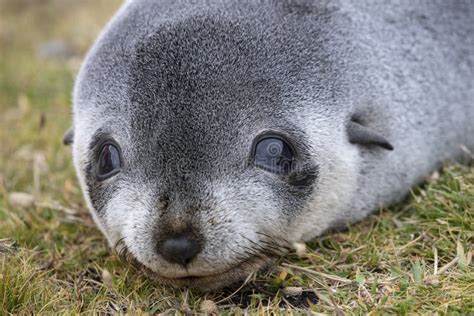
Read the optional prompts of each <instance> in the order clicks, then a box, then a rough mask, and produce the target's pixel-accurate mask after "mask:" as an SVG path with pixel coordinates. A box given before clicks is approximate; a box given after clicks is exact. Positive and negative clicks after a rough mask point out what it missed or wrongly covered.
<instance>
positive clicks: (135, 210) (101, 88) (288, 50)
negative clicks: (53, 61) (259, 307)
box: [73, 0, 474, 288]
mask: <svg viewBox="0 0 474 316" xmlns="http://www.w3.org/2000/svg"><path fill="white" fill-rule="evenodd" d="M473 20H474V2H472V1H470V0H465V1H461V0H459V1H444V0H438V1H433V0H420V1H411V0H403V1H391V2H390V3H389V2H387V1H383V2H380V1H369V0H364V1H345V0H339V1H332V0H331V1H329V0H320V1H310V0H284V1H276V0H274V1H270V0H258V1H257V0H255V1H248V0H245V1H230V0H216V1H204V0H203V1H191V0H178V1H177V0H131V1H127V2H126V3H125V4H124V5H123V7H122V8H121V9H120V11H119V12H118V13H117V15H116V16H115V17H114V18H113V20H112V21H111V22H110V23H109V25H108V26H107V27H106V29H105V31H104V32H103V33H102V34H101V36H100V37H99V39H98V40H97V42H96V43H95V45H94V46H93V48H92V49H91V51H90V52H89V54H88V56H87V58H86V60H85V62H84V64H83V66H82V69H81V71H80V73H79V75H78V78H77V82H76V85H75V91H74V127H75V131H74V143H73V157H74V162H75V167H76V170H77V174H78V177H79V180H80V182H81V186H82V188H83V191H84V195H85V198H86V200H87V202H88V205H89V207H90V209H91V212H92V214H93V216H94V219H95V221H96V222H97V224H98V226H99V227H100V229H101V230H102V232H103V233H104V234H105V236H106V237H107V239H108V240H109V243H110V245H111V246H112V247H118V248H120V249H125V250H127V251H128V252H129V253H131V254H132V255H133V256H134V257H135V258H136V259H137V260H138V261H139V262H140V263H142V264H143V265H144V266H145V267H147V268H148V269H149V270H150V271H152V273H153V274H154V275H155V276H156V277H158V278H159V279H160V280H162V281H163V282H168V283H172V284H177V285H189V286H193V287H199V288H217V287H220V286H223V285H225V284H228V283H232V282H234V281H237V280H240V279H242V278H245V276H246V275H248V273H250V272H252V271H254V270H255V269H257V268H258V267H260V266H262V265H263V264H265V263H266V262H268V261H269V260H270V259H271V257H272V253H273V252H274V251H275V247H277V248H279V247H282V248H285V247H287V246H288V245H291V243H293V242H299V241H307V240H311V239H313V238H315V237H316V236H318V235H321V234H322V233H323V232H324V231H326V230H327V229H329V228H331V227H334V226H336V225H339V224H341V223H348V222H352V221H355V220H359V219H362V218H364V217H366V216H367V215H368V214H370V212H372V211H374V210H375V209H377V208H378V207H380V206H382V205H390V204H392V203H395V202H398V201H400V200H402V199H403V198H404V197H405V196H406V194H407V193H408V192H409V190H410V188H411V187H412V186H413V185H415V184H417V183H420V181H422V180H423V179H424V177H426V176H427V175H428V174H429V173H430V172H431V171H433V170H434V169H436V168H438V167H439V166H440V164H441V163H442V162H443V161H445V160H453V159H461V158H462V156H463V150H462V146H464V148H467V149H470V150H474V124H473V122H474V104H473V100H474V89H473V81H474V74H473V65H474V35H473V34H474V23H472V21H473ZM354 118H355V121H356V122H357V123H358V124H360V125H361V126H364V131H365V132H368V131H370V132H371V133H369V134H368V133H364V134H360V133H359V134H357V135H358V138H357V137H356V138H352V140H353V141H352V142H351V141H350V140H351V139H350V135H354V133H352V134H351V130H350V128H349V130H347V128H348V126H349V127H350V126H351V124H350V123H351V122H352V120H354ZM269 131H276V132H278V133H279V134H282V135H286V137H288V138H289V139H291V141H292V143H293V145H294V147H295V148H296V151H297V152H298V157H297V162H296V168H295V170H294V172H293V173H292V174H291V175H288V176H280V175H276V174H272V173H269V172H267V171H264V170H262V169H258V168H256V167H254V166H253V165H252V164H251V163H249V155H250V153H251V149H252V148H253V147H252V146H253V145H254V139H255V138H256V137H257V136H258V135H259V134H262V133H266V132H269ZM352 131H353V130H352ZM375 131H377V134H372V133H373V132H375ZM359 132H360V131H359ZM361 135H362V136H363V137H362V136H361ZM367 135H371V136H370V137H373V135H377V137H379V138H378V140H379V141H380V140H381V139H384V140H388V141H389V142H390V143H389V144H392V145H393V147H394V150H393V151H388V150H384V149H383V148H379V147H377V146H365V145H367V144H369V143H371V142H370V141H366V142H365V145H364V141H363V140H367V139H368V138H367ZM359 136H360V137H359ZM104 137H111V138H113V139H114V140H115V141H116V142H117V143H118V144H120V146H121V149H122V154H123V161H124V162H123V166H122V170H121V172H120V173H119V174H117V175H116V176H114V177H113V178H110V179H108V180H105V181H103V182H98V181H97V180H96V178H95V177H94V173H93V170H94V165H95V159H96V157H97V154H96V152H97V142H100V140H101V139H102V138H104ZM370 137H369V138H370ZM371 139H372V138H370V139H369V140H371ZM361 143H362V144H361ZM372 143H373V142H372ZM387 143H388V142H387ZM379 145H380V144H379ZM182 230H188V231H190V232H192V234H193V236H195V238H197V239H199V243H200V245H201V246H202V248H203V250H202V252H201V253H200V254H199V255H198V257H197V258H196V259H195V260H194V261H193V262H192V263H191V264H190V265H189V266H188V267H187V268H186V269H184V268H183V267H182V266H179V265H176V264H173V263H169V262H166V261H165V260H163V258H162V257H161V256H160V255H159V254H158V253H157V252H156V242H157V240H160V238H163V237H166V236H167V235H169V234H173V233H175V232H177V231H182Z"/></svg>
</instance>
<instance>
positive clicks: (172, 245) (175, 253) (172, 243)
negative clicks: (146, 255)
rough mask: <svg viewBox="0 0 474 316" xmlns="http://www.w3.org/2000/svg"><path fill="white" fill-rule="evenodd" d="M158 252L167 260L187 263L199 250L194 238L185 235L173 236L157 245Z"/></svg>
mask: <svg viewBox="0 0 474 316" xmlns="http://www.w3.org/2000/svg"><path fill="white" fill-rule="evenodd" d="M158 251H159V253H160V254H161V255H162V256H163V257H164V258H165V259H166V260H167V261H169V262H172V263H178V264H181V265H183V266H185V265H188V264H189V263H190V262H191V261H192V260H193V259H194V258H195V257H196V255H197V254H198V253H199V252H200V251H201V249H200V246H199V244H198V243H197V242H196V240H194V239H192V238H190V237H189V236H186V235H178V236H173V237H171V238H168V239H165V240H163V241H162V242H161V243H160V244H159V245H158Z"/></svg>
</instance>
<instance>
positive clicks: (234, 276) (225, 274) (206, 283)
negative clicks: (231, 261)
mask: <svg viewBox="0 0 474 316" xmlns="http://www.w3.org/2000/svg"><path fill="white" fill-rule="evenodd" d="M272 261H273V259H272V257H270V256H266V255H262V256H254V257H250V258H248V259H245V260H243V261H241V262H240V263H238V264H237V265H235V266H233V267H230V268H228V269H226V270H223V271H220V272H216V273H210V274H203V275H187V276H182V277H167V276H163V275H161V274H160V273H158V272H156V271H153V270H151V269H149V268H147V267H145V266H144V265H142V267H143V268H145V271H146V273H147V274H148V275H149V276H150V277H151V278H153V279H155V280H157V281H158V282H160V283H162V284H165V285H171V286H175V287H188V288H192V289H197V290H201V291H210V290H215V289H219V288H222V287H224V286H228V285H232V284H234V283H237V282H239V281H242V280H243V279H245V278H246V277H248V276H249V275H250V274H252V273H253V272H255V271H257V270H259V269H260V268H262V267H264V266H266V265H268V264H269V263H270V262H272Z"/></svg>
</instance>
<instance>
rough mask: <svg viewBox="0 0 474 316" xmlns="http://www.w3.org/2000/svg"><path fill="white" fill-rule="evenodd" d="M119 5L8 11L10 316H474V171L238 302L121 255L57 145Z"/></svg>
mask: <svg viewBox="0 0 474 316" xmlns="http://www.w3.org/2000/svg"><path fill="white" fill-rule="evenodd" d="M120 3H121V0H101V1H100V0H99V1H97V0H96V1H94V0H82V1H76V0H44V1H41V2H40V1H36V0H0V126H1V130H0V315H3V314H10V313H12V314H17V313H21V314H31V313H45V314H48V313H51V312H63V313H67V314H70V313H73V314H76V313H92V312H108V313H123V312H128V313H130V314H140V313H148V314H155V313H171V314H174V313H178V314H192V313H203V312H204V313H205V312H207V313H211V314H212V313H229V314H234V313H236V314H238V313H240V314H243V313H246V312H249V313H258V314H267V313H271V312H272V311H273V312H277V313H284V312H285V311H286V313H288V314H291V313H296V314H298V313H301V312H309V311H313V312H315V313H331V314H337V315H343V314H366V313H368V312H376V313H395V314H407V313H410V314H411V313H417V314H472V313H473V312H474V265H473V260H472V255H473V251H474V246H473V242H474V225H473V223H474V168H473V167H467V166H460V165H446V166H445V167H444V168H443V170H441V171H440V172H439V173H434V174H432V175H430V176H429V177H427V181H426V183H425V184H424V185H422V186H420V187H418V188H415V189H414V190H413V192H412V194H410V196H409V197H407V200H406V201H405V202H404V203H402V204H401V205H398V206H394V207H391V208H390V209H383V210H380V211H379V212H377V213H376V214H374V215H373V216H371V217H370V218H368V219H367V220H365V221H363V222H361V223H357V224H354V225H351V226H350V227H349V228H348V230H347V231H344V232H332V233H329V234H327V235H325V236H323V237H321V238H320V239H318V240H316V241H314V242H313V243H311V244H309V245H307V249H306V251H304V249H301V250H302V251H300V253H298V254H296V253H295V254H290V255H288V256H286V257H285V258H281V259H280V260H279V261H278V262H277V264H276V265H275V266H274V267H272V268H270V269H269V270H267V271H263V272H259V273H258V274H256V275H253V276H252V277H251V278H249V280H248V283H247V284H246V285H245V286H243V287H242V288H240V289H238V288H235V289H233V290H232V289H227V290H225V291H220V292H214V293H198V292H193V291H189V290H186V289H173V288H170V287H163V286H160V285H159V284H157V283H156V282H154V281H152V280H150V279H148V278H146V277H145V276H144V275H143V274H142V273H141V272H140V271H139V269H138V268H137V267H135V266H134V265H132V264H131V263H130V262H128V261H127V260H126V259H123V258H119V256H118V255H117V254H114V253H112V252H111V251H110V250H109V249H108V248H107V245H106V243H105V240H104V238H103V237H102V235H101V234H100V232H99V231H98V230H97V228H96V227H95V226H94V224H93V222H92V220H91V218H90V216H89V215H88V213H87V210H86V207H85V205H84V202H83V199H82V196H81V192H80V190H79V187H78V183H77V180H76V178H75V175H74V171H73V167H72V163H71V153H70V148H67V147H63V145H62V143H61V137H62V134H63V132H64V131H65V130H66V129H67V128H68V126H69V124H70V112H71V110H70V103H71V102H70V96H71V89H72V85H73V78H74V74H75V73H76V72H77V69H78V66H79V65H80V61H81V58H82V57H83V55H84V53H85V52H86V50H87V48H88V47H89V45H90V44H91V42H92V40H93V39H94V37H95V36H96V35H97V34H98V32H99V31H100V29H101V27H102V26H103V24H104V23H105V21H107V19H108V18H109V17H110V15H111V14H112V12H113V11H114V10H115V8H117V6H118V5H119V4H120ZM18 192H20V193H18Z"/></svg>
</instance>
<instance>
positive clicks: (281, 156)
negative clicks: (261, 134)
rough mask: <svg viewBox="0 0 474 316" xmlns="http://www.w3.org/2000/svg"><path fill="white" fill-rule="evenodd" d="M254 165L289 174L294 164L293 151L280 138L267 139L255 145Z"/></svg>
mask: <svg viewBox="0 0 474 316" xmlns="http://www.w3.org/2000/svg"><path fill="white" fill-rule="evenodd" d="M254 163H255V165H256V166H257V167H259V168H262V169H265V170H267V171H271V172H274V173H289V172H290V171H291V168H292V164H293V150H292V148H291V146H290V145H288V143H287V142H286V141H285V140H284V139H282V138H280V137H277V136H271V137H265V138H262V139H260V140H259V141H258V142H257V143H256V145H255V152H254Z"/></svg>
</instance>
